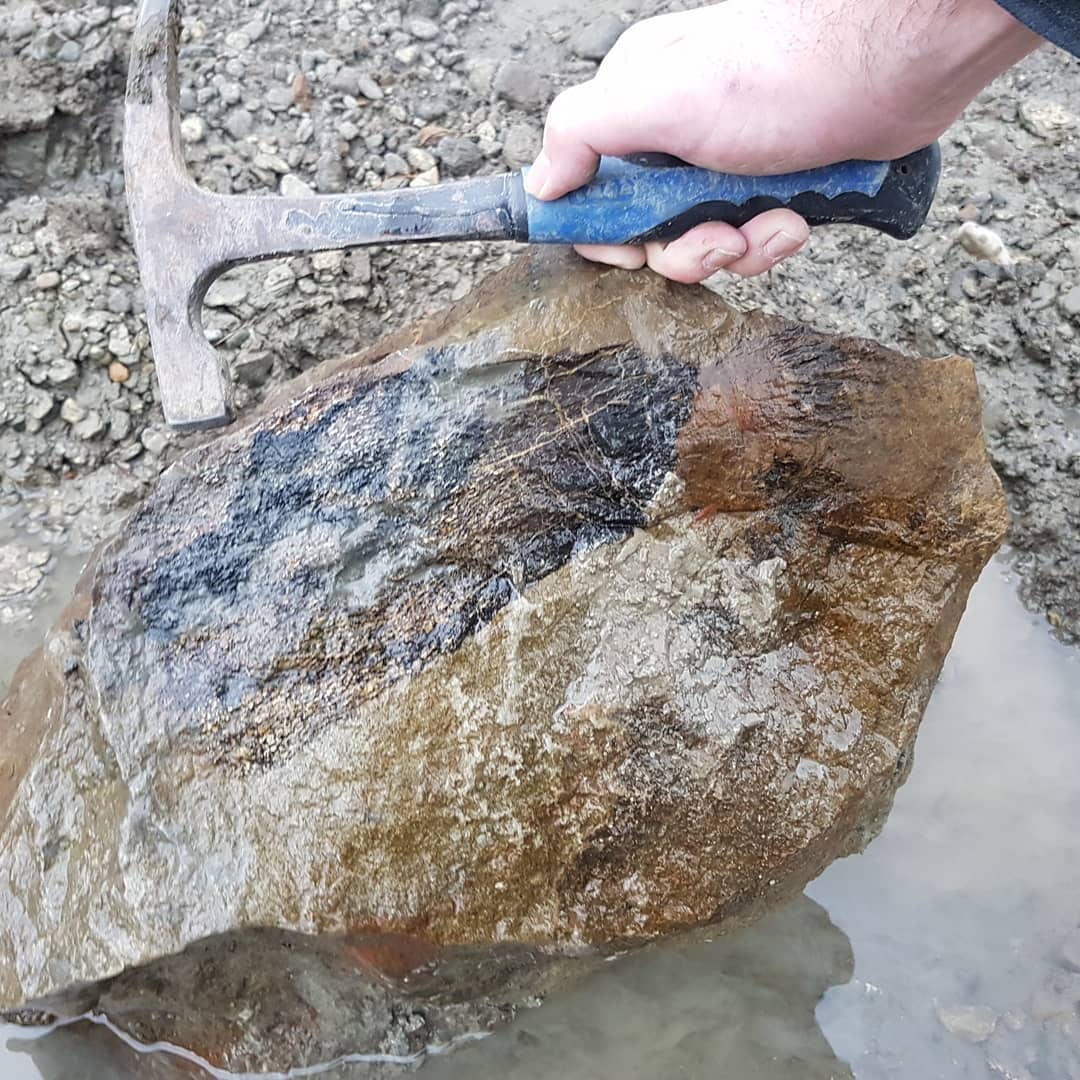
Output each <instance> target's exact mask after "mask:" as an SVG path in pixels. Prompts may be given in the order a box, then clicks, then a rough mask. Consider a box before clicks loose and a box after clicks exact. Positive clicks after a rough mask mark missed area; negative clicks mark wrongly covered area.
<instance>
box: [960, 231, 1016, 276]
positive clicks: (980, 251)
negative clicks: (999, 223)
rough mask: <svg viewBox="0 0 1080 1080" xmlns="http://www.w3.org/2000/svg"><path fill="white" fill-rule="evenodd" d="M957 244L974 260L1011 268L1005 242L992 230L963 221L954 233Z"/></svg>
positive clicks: (1010, 258) (1010, 260) (1010, 257)
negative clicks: (984, 260)
mask: <svg viewBox="0 0 1080 1080" xmlns="http://www.w3.org/2000/svg"><path fill="white" fill-rule="evenodd" d="M956 239H957V242H958V243H959V244H960V246H961V247H962V248H963V249H964V250H965V251H966V252H967V253H968V254H969V255H971V256H973V257H974V258H976V259H986V260H987V261H988V262H992V263H995V264H996V265H997V266H1012V262H1013V261H1012V256H1011V255H1010V254H1009V249H1008V248H1007V247H1006V246H1005V241H1004V240H1002V239H1001V237H1000V236H998V234H997V233H996V232H994V230H993V229H988V228H987V227H986V226H985V225H979V224H977V223H976V222H974V221H965V222H964V224H963V225H961V226H960V228H959V230H958V231H957V233H956Z"/></svg>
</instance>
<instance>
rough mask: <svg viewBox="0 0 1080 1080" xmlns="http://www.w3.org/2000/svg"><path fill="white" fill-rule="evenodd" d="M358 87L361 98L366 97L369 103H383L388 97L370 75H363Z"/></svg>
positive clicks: (358, 81) (357, 84)
mask: <svg viewBox="0 0 1080 1080" xmlns="http://www.w3.org/2000/svg"><path fill="white" fill-rule="evenodd" d="M356 87H357V90H358V91H359V93H360V94H361V96H363V97H366V98H367V99H368V101H382V99H383V98H384V97H386V95H385V94H384V93H383V89H382V87H381V86H379V84H378V83H377V82H376V81H375V80H374V79H373V78H372V77H371V76H370V75H363V74H362V75H361V76H360V78H359V79H358V80H357V83H356Z"/></svg>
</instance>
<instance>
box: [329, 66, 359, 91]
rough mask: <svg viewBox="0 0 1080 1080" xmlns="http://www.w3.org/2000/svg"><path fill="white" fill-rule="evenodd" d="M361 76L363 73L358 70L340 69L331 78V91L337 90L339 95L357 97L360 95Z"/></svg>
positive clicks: (350, 68)
mask: <svg viewBox="0 0 1080 1080" xmlns="http://www.w3.org/2000/svg"><path fill="white" fill-rule="evenodd" d="M360 75H361V72H360V71H359V69H357V68H354V67H343V68H340V69H339V70H338V71H336V72H335V73H334V74H333V75H331V76H330V89H331V90H336V91H337V92H338V93H339V94H348V95H349V96H350V97H356V96H357V94H359V93H360Z"/></svg>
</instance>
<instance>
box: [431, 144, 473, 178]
mask: <svg viewBox="0 0 1080 1080" xmlns="http://www.w3.org/2000/svg"><path fill="white" fill-rule="evenodd" d="M437 149H438V152H439V161H440V162H441V163H442V170H443V172H445V173H446V175H447V176H468V175H470V174H471V173H474V172H476V170H477V169H479V168H480V166H481V165H483V164H484V155H483V153H482V152H481V150H480V147H479V146H477V145H476V143H475V142H473V140H472V139H460V138H458V137H456V136H453V135H451V136H449V137H448V138H445V139H441V140H440V141H439V145H438V147H437Z"/></svg>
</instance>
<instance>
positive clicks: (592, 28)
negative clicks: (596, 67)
mask: <svg viewBox="0 0 1080 1080" xmlns="http://www.w3.org/2000/svg"><path fill="white" fill-rule="evenodd" d="M625 29H626V23H625V22H623V20H622V19H620V18H619V16H618V15H601V16H600V17H599V18H598V19H593V21H592V22H591V23H589V25H588V26H586V27H585V28H584V29H582V30H580V31H578V33H577V34H575V35H574V37H573V39H572V40H571V42H570V50H571V52H573V54H574V55H575V56H580V57H581V58H582V59H583V60H603V59H604V57H605V56H607V54H608V53H609V52H610V51H611V47H612V46H613V45H614V44H615V42H616V41H618V40H619V38H620V37H621V36H622V33H623V31H624V30H625Z"/></svg>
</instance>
